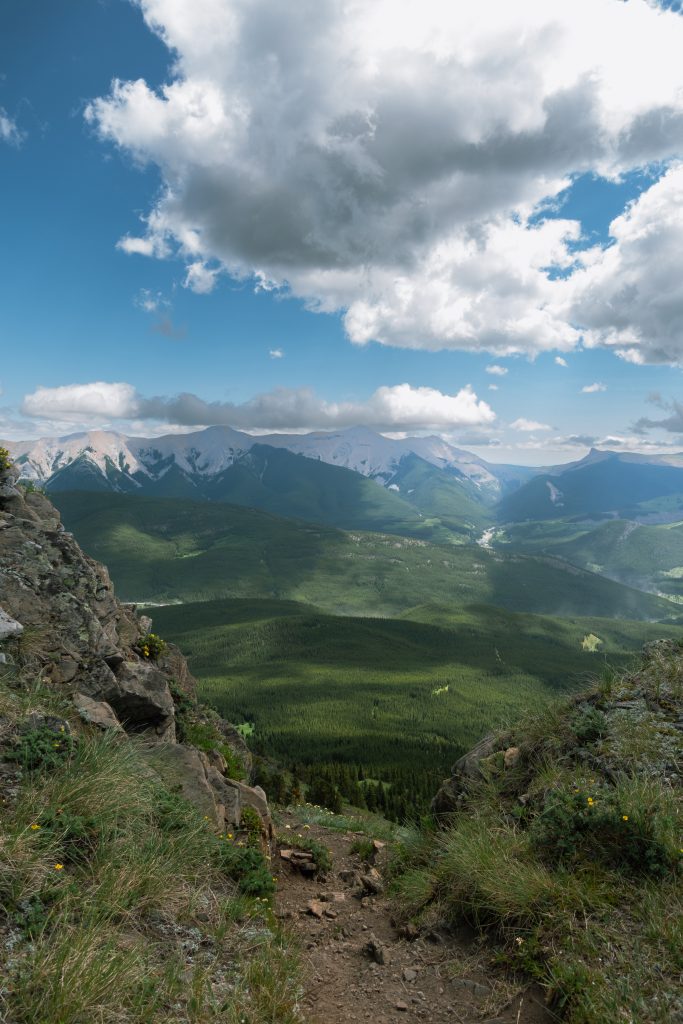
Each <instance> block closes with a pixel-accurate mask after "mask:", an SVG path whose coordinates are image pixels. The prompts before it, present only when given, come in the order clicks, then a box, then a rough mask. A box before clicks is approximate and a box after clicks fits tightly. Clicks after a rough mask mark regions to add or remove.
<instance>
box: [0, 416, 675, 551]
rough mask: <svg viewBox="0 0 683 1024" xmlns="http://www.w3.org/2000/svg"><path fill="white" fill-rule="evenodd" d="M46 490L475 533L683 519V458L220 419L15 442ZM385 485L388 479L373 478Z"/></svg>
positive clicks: (434, 535) (19, 457) (415, 530)
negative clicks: (541, 524) (198, 425)
mask: <svg viewBox="0 0 683 1024" xmlns="http://www.w3.org/2000/svg"><path fill="white" fill-rule="evenodd" d="M6 446H7V448H8V449H9V452H10V454H11V456H12V458H13V459H14V461H15V463H16V464H17V465H18V466H19V468H20V471H21V476H22V479H24V480H25V481H29V482H33V483H34V484H38V485H40V486H42V487H44V488H45V490H47V491H51V492H58V491H72V490H79V491H111V492H119V493H130V494H138V495H142V496H149V497H173V498H189V499H192V500H194V501H205V500H209V501H222V502H231V503H233V504H238V505H247V506H250V507H254V508H259V509H263V510H265V511H268V512H272V513H275V514H277V515H284V516H289V517H293V518H300V519H304V520H309V521H314V522H322V523H325V524H329V525H333V526H339V527H342V528H345V529H378V530H383V531H388V532H398V533H407V534H417V535H420V536H426V537H427V538H428V539H431V540H445V539H446V538H447V535H448V534H451V535H454V537H453V536H452V537H451V539H458V536H459V538H460V539H461V540H466V539H471V538H473V537H476V536H478V535H479V533H480V532H481V531H482V530H484V529H486V528H488V527H490V526H491V525H492V524H493V523H499V524H514V523H521V522H526V521H548V522H549V521H555V520H565V519H572V520H575V519H577V518H578V519H588V520H597V521H600V520H603V519H609V518H619V519H628V520H633V521H635V522H647V523H658V522H660V523H661V522H673V521H678V520H680V519H683V454H671V455H649V454H648V455H643V454H636V453H620V452H611V451H600V450H597V449H592V450H591V451H590V452H589V454H588V455H587V456H586V457H585V458H583V459H581V460H579V461H577V462H571V463H568V464H566V465H559V466H552V467H547V468H531V467H525V466H509V465H499V464H496V463H491V462H486V461H485V460H484V459H482V458H480V457H478V456H476V455H474V454H472V453H471V452H468V451H465V450H463V449H461V448H456V447H455V446H453V445H451V444H449V443H448V442H446V441H444V440H443V438H441V437H438V436H429V437H406V438H400V439H397V438H388V437H384V436H383V435H381V434H378V433H376V432H374V431H372V430H369V429H367V428H365V427H355V428H350V429H347V430H341V431H333V432H324V431H319V432H314V433H308V434H265V435H260V436H252V435H250V434H246V433H243V432H241V431H238V430H234V429H232V428H231V427H224V426H213V427H207V428H205V429H203V430H198V431H193V432H191V433H186V434H167V435H164V436H161V437H157V438H143V437H128V436H125V435H123V434H118V433H115V432H111V431H91V432H88V433H76V434H70V435H67V436H65V437H52V438H41V439H39V440H34V441H24V442H22V441H12V442H6ZM377 485H379V486H377Z"/></svg>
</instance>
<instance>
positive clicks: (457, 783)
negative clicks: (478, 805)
mask: <svg viewBox="0 0 683 1024" xmlns="http://www.w3.org/2000/svg"><path fill="white" fill-rule="evenodd" d="M504 749H505V740H504V738H502V737H501V736H498V735H496V734H495V733H491V734H490V735H489V736H484V738H483V739H482V740H480V741H479V743H477V745H476V746H475V747H473V748H472V750H469V751H468V752H467V753H466V754H465V755H464V756H463V757H461V758H460V759H459V760H458V761H456V762H455V764H454V765H453V767H452V768H451V776H450V778H448V779H446V780H445V781H444V782H443V783H442V784H441V787H440V789H439V791H438V792H437V794H436V796H435V797H434V800H433V801H432V810H433V812H434V813H435V814H437V815H439V814H449V813H451V812H452V811H456V810H457V809H458V808H459V807H460V806H461V805H462V802H463V800H464V798H465V796H466V795H467V793H468V792H469V790H470V788H471V786H472V783H473V782H476V781H477V780H478V779H483V778H484V777H485V770H486V765H487V764H488V763H490V758H492V757H493V756H494V755H495V754H497V753H499V752H502V751H503V750H504ZM504 756H505V755H504V754H503V757H504Z"/></svg>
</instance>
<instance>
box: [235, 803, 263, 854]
mask: <svg viewBox="0 0 683 1024" xmlns="http://www.w3.org/2000/svg"><path fill="white" fill-rule="evenodd" d="M240 829H241V830H242V831H244V832H245V833H246V836H247V840H246V841H247V845H248V846H254V847H258V848H259V849H260V848H261V833H262V832H263V824H262V822H261V816H260V814H259V813H258V811H256V810H254V808H253V807H243V808H242V811H241V814H240Z"/></svg>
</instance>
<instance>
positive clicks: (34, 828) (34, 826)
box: [31, 824, 40, 832]
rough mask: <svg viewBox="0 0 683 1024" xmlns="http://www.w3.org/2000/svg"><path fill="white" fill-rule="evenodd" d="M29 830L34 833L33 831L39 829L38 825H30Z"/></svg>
mask: <svg viewBox="0 0 683 1024" xmlns="http://www.w3.org/2000/svg"><path fill="white" fill-rule="evenodd" d="M31 828H32V830H33V831H34V832H35V830H36V829H37V828H40V825H35V824H34V825H31Z"/></svg>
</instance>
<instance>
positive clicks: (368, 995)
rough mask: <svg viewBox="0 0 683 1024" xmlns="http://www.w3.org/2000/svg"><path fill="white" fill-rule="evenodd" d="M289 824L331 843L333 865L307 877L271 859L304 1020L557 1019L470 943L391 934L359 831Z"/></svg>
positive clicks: (480, 1023)
mask: <svg viewBox="0 0 683 1024" xmlns="http://www.w3.org/2000/svg"><path fill="white" fill-rule="evenodd" d="M285 821H286V822H287V824H289V825H290V826H291V830H292V833H293V834H295V835H296V833H297V832H302V834H305V835H308V836H310V838H312V839H316V840H318V841H319V842H321V843H323V844H324V845H325V846H327V847H328V848H329V850H330V851H331V853H332V859H333V866H332V870H331V872H330V873H329V875H328V877H327V879H326V880H325V881H324V882H323V881H320V880H319V879H315V878H311V877H307V876H305V875H304V874H302V873H301V871H300V870H299V868H297V867H296V866H293V865H292V863H291V861H290V860H285V859H282V858H281V857H280V854H279V853H278V854H277V856H276V857H274V858H273V866H274V868H275V871H274V873H275V874H276V875H277V878H278V890H277V899H276V913H277V916H278V917H279V918H280V919H281V920H282V921H283V923H285V924H286V925H288V926H289V927H290V928H292V929H293V930H294V931H295V933H296V934H297V935H298V937H299V941H300V943H301V946H302V949H303V952H304V964H305V970H306V977H305V994H304V1000H303V1011H304V1016H305V1019H306V1021H307V1024H349V1022H353V1021H358V1022H363V1021H372V1022H373V1024H401V1022H403V1024H409V1022H411V1021H414V1022H416V1021H421V1022H428V1024H445V1022H448V1024H551V1022H554V1021H556V1018H555V1016H554V1015H553V1014H551V1013H550V1012H549V1011H548V1010H547V1009H546V1008H545V1006H544V1004H543V996H542V993H541V992H540V991H539V990H537V989H534V988H527V989H525V990H522V991H520V989H519V987H517V988H515V987H514V986H512V985H510V983H509V982H508V981H507V980H505V978H504V976H503V975H502V974H500V975H498V974H496V975H492V973H491V972H490V971H487V970H486V969H484V968H483V967H482V966H481V963H482V958H481V956H480V955H479V949H478V947H477V946H476V945H475V944H474V943H473V941H472V940H471V939H469V940H468V939H467V938H463V939H460V938H454V937H453V936H452V935H447V934H439V933H436V932H431V933H429V934H426V935H425V934H418V933H417V930H415V929H411V928H410V927H409V928H408V929H407V930H406V929H403V930H401V929H398V928H396V927H395V925H394V922H393V918H392V911H391V907H390V904H389V901H388V900H387V898H386V896H385V895H384V894H383V893H382V891H380V892H378V893H372V892H371V891H369V890H370V889H371V888H373V887H374V888H377V889H380V890H381V883H380V882H378V876H377V875H376V873H375V874H374V875H373V872H372V870H371V869H369V868H368V865H367V864H364V863H363V862H362V861H361V859H360V858H359V856H358V855H354V854H351V852H350V847H351V845H352V843H353V841H354V839H357V838H358V837H357V836H356V835H354V834H353V833H340V832H336V831H334V830H331V829H326V828H324V827H322V826H320V825H311V826H310V829H306V831H305V832H303V826H301V825H300V824H299V823H298V821H297V818H296V814H295V813H294V812H292V813H289V814H288V815H287V816H286V817H285ZM283 849H285V850H286V847H283ZM381 856H382V854H381V852H380V853H379V860H380V861H381ZM379 866H381V864H380V865H379ZM368 875H369V878H368ZM363 876H365V879H366V881H365V883H363V882H362V881H361V878H362V877H363ZM373 882H378V884H376V885H374V886H373Z"/></svg>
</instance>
